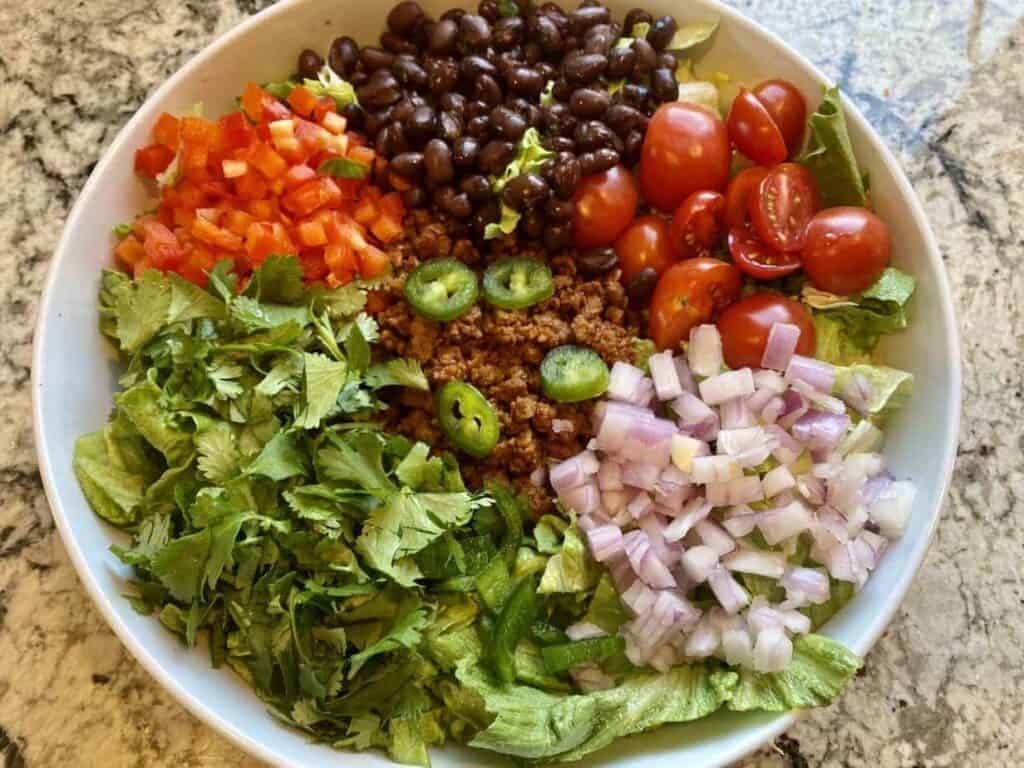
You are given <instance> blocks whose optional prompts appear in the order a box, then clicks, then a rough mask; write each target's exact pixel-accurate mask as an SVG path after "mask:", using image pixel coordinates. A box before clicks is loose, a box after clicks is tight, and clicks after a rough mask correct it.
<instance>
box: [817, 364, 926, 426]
mask: <svg viewBox="0 0 1024 768" xmlns="http://www.w3.org/2000/svg"><path fill="white" fill-rule="evenodd" d="M859 382H862V383H866V385H867V387H866V389H867V391H868V392H869V393H870V396H869V397H868V399H867V402H866V403H865V405H866V407H867V412H868V414H870V415H871V416H872V417H874V419H875V421H879V422H880V421H884V419H885V417H886V416H887V415H888V414H889V413H891V412H892V411H894V410H897V409H899V408H902V407H903V406H904V405H905V404H906V403H907V401H908V400H910V396H911V394H913V389H914V375H913V374H912V373H908V372H906V371H900V370H897V369H896V368H889V367H887V366H884V365H866V364H864V363H857V364H855V365H849V366H841V367H839V368H837V369H836V383H835V392H837V393H838V394H840V395H842V394H843V393H844V392H846V391H848V390H851V389H852V390H854V391H856V390H857V389H859V387H858V386H857V385H858V383H859Z"/></svg>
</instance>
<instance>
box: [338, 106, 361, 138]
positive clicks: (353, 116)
mask: <svg viewBox="0 0 1024 768" xmlns="http://www.w3.org/2000/svg"><path fill="white" fill-rule="evenodd" d="M341 116H342V117H344V118H345V123H346V125H347V127H348V130H350V131H358V130H360V129H362V127H363V125H365V123H366V113H365V112H364V111H363V110H362V108H361V107H360V106H359V105H358V104H356V103H355V102H354V101H353V102H349V103H348V104H346V105H345V106H344V107H342V108H341Z"/></svg>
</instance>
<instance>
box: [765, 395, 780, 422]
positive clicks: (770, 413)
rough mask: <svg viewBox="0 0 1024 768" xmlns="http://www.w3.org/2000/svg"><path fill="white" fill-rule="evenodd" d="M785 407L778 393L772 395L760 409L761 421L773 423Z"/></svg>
mask: <svg viewBox="0 0 1024 768" xmlns="http://www.w3.org/2000/svg"><path fill="white" fill-rule="evenodd" d="M785 407H786V403H785V401H784V400H783V399H782V398H781V397H780V396H779V395H774V396H772V399H771V400H769V401H768V402H767V403H765V406H764V408H762V409H761V421H763V422H765V423H767V424H774V423H775V422H776V421H778V420H779V416H781V415H782V411H783V410H784V409H785Z"/></svg>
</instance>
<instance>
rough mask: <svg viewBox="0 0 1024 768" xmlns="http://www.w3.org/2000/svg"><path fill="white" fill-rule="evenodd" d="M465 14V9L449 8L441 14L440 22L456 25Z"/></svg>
mask: <svg viewBox="0 0 1024 768" xmlns="http://www.w3.org/2000/svg"><path fill="white" fill-rule="evenodd" d="M466 13H467V11H466V9H465V8H449V9H448V10H447V11H445V12H444V13H442V14H441V21H454V22H455V23H456V24H458V23H459V19H461V18H462V17H463V16H465V15H466Z"/></svg>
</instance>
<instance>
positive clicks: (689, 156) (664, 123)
mask: <svg viewBox="0 0 1024 768" xmlns="http://www.w3.org/2000/svg"><path fill="white" fill-rule="evenodd" d="M728 180H729V136H728V134H727V133H726V130H725V124H724V123H723V122H722V120H721V119H720V118H719V117H718V116H717V115H715V114H713V113H712V112H711V111H710V110H707V109H705V108H704V107H701V106H698V105H696V104H691V103H689V102H683V101H674V102H670V103H668V104H663V105H662V106H661V107H659V108H658V111H657V112H655V113H654V116H653V117H652V118H651V121H650V123H649V124H648V126H647V135H646V136H645V137H644V146H643V152H642V155H641V160H640V189H641V191H642V192H643V195H644V199H645V200H647V202H648V203H650V204H651V205H652V206H654V207H656V208H661V209H662V210H664V211H674V210H675V209H676V208H678V207H679V204H680V203H682V202H683V200H684V199H685V198H686V197H687V196H688V195H690V194H692V193H694V192H697V191H698V190H701V189H711V190H720V189H722V188H723V187H725V183H726V182H727V181H728Z"/></svg>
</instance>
